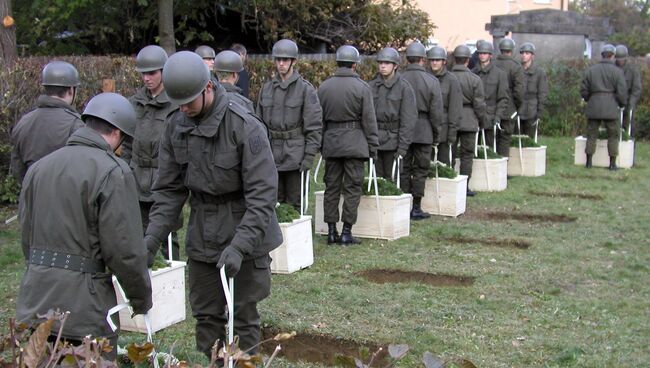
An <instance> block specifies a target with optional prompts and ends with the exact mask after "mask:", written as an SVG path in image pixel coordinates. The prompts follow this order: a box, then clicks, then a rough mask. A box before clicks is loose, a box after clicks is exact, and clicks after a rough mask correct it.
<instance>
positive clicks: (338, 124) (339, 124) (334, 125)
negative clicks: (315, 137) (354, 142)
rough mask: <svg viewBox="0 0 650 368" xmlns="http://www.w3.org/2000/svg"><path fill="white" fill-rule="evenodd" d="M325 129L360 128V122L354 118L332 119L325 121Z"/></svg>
mask: <svg viewBox="0 0 650 368" xmlns="http://www.w3.org/2000/svg"><path fill="white" fill-rule="evenodd" d="M325 129H326V130H327V129H361V123H359V122H358V121H356V120H348V121H332V120H327V121H326V122H325Z"/></svg>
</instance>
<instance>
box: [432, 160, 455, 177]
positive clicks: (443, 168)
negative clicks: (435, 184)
mask: <svg viewBox="0 0 650 368" xmlns="http://www.w3.org/2000/svg"><path fill="white" fill-rule="evenodd" d="M436 166H437V167H438V177H439V178H446V179H453V178H455V177H456V176H458V174H457V173H456V171H454V169H453V168H451V167H449V166H447V165H445V164H443V163H440V162H436V163H435V164H434V163H433V162H432V163H431V164H430V165H429V173H428V174H427V176H428V177H429V178H435V177H436Z"/></svg>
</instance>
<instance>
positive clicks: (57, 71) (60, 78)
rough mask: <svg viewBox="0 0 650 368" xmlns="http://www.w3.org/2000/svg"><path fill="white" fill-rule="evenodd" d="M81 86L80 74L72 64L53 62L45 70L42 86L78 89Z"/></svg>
mask: <svg viewBox="0 0 650 368" xmlns="http://www.w3.org/2000/svg"><path fill="white" fill-rule="evenodd" d="M79 84H80V83H79V72H78V71H77V68H75V67H74V66H73V65H72V64H70V63H67V62H65V61H52V62H50V63H48V64H47V65H45V67H44V68H43V72H42V77H41V85H42V86H60V87H77V86H79Z"/></svg>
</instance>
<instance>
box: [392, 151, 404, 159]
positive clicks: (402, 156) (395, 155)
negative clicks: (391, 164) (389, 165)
mask: <svg viewBox="0 0 650 368" xmlns="http://www.w3.org/2000/svg"><path fill="white" fill-rule="evenodd" d="M404 156H406V151H402V150H397V152H395V154H394V155H393V158H394V159H397V158H398V157H401V158H404Z"/></svg>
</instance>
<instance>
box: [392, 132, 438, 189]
mask: <svg viewBox="0 0 650 368" xmlns="http://www.w3.org/2000/svg"><path fill="white" fill-rule="evenodd" d="M431 151H432V148H431V145H430V144H421V143H411V146H410V147H409V149H408V151H406V156H404V163H403V165H402V172H401V175H400V181H401V183H400V185H401V187H402V191H404V192H405V193H411V194H412V195H413V197H419V198H422V197H424V182H425V181H426V180H427V175H428V174H429V165H430V163H431Z"/></svg>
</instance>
